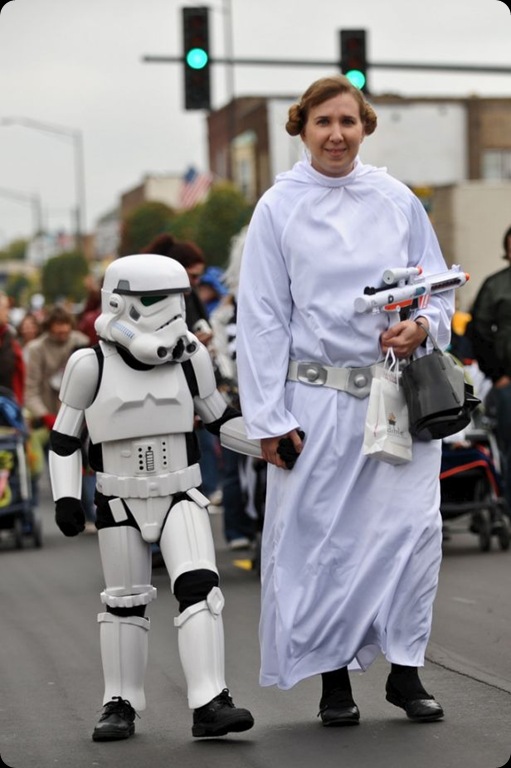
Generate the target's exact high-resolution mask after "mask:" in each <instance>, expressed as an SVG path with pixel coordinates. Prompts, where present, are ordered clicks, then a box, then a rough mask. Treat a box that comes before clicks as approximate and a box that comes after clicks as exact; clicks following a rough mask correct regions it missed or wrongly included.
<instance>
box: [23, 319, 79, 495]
mask: <svg viewBox="0 0 511 768" xmlns="http://www.w3.org/2000/svg"><path fill="white" fill-rule="evenodd" d="M74 325H75V322H74V317H73V315H72V314H71V313H70V312H68V310H67V309H65V308H64V307H62V306H60V305H55V306H54V307H50V308H49V309H48V312H47V318H46V322H45V324H44V326H43V332H42V333H41V334H40V335H39V336H38V337H37V338H36V339H33V340H32V341H30V342H29V343H28V344H27V346H26V347H25V350H24V352H25V355H26V360H27V364H26V368H27V375H26V381H25V396H24V406H25V409H26V411H27V418H28V422H29V425H30V427H31V430H32V433H33V436H34V439H35V440H36V441H38V451H37V452H42V453H43V454H44V455H45V456H47V451H48V438H49V435H50V430H51V429H52V427H53V424H54V423H55V419H56V417H57V411H58V409H59V405H60V401H59V389H60V385H61V383H62V376H63V373H64V368H65V366H66V363H67V361H68V360H69V357H70V355H71V354H72V353H73V352H74V351H75V349H78V348H79V347H86V346H88V345H89V339H88V337H87V336H85V334H83V333H81V332H80V331H77V330H75V327H74ZM43 464H44V462H43ZM39 480H40V476H39V475H37V476H35V477H33V478H32V481H33V482H32V495H33V499H34V503H35V504H37V503H38V501H39Z"/></svg>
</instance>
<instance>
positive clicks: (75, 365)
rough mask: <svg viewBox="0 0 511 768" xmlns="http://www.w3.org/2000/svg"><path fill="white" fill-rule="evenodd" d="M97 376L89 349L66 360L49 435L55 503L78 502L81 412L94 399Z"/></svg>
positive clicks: (95, 366)
mask: <svg viewBox="0 0 511 768" xmlns="http://www.w3.org/2000/svg"><path fill="white" fill-rule="evenodd" d="M98 375H99V366H98V360H97V357H96V354H95V353H94V351H93V350H92V349H90V348H87V349H81V350H78V351H77V352H75V353H74V354H73V355H71V357H70V358H69V361H68V363H67V366H66V369H65V372H64V378H63V381H62V386H61V389H60V393H59V398H60V401H61V406H60V409H59V412H58V415H57V420H56V421H55V425H54V427H53V430H52V431H51V434H50V451H49V457H48V459H49V469H50V480H51V488H52V494H53V499H54V501H57V500H58V499H61V498H74V499H78V500H79V499H80V498H81V492H82V451H81V440H80V435H81V432H82V429H83V423H84V410H85V408H87V407H88V406H89V405H90V404H91V402H92V400H93V398H94V394H95V391H96V387H97V382H98Z"/></svg>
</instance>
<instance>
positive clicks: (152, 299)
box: [140, 296, 167, 307]
mask: <svg viewBox="0 0 511 768" xmlns="http://www.w3.org/2000/svg"><path fill="white" fill-rule="evenodd" d="M166 298H167V297H166V296H141V297H140V302H141V303H142V304H143V305H144V307H150V306H152V305H153V304H157V303H158V302H159V301H163V300H164V299H166Z"/></svg>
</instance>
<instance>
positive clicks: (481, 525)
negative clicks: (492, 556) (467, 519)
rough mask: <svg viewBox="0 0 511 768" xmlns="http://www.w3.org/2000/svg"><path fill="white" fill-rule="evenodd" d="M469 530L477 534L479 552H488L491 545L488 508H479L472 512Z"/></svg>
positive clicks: (490, 523)
mask: <svg viewBox="0 0 511 768" xmlns="http://www.w3.org/2000/svg"><path fill="white" fill-rule="evenodd" d="M471 530H472V531H473V532H474V533H477V535H478V536H479V549H480V550H481V552H489V551H490V547H491V535H492V522H491V514H490V511H489V510H488V509H486V508H483V509H480V510H478V511H477V512H476V513H475V514H474V516H473V520H472V528H471Z"/></svg>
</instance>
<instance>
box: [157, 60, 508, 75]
mask: <svg viewBox="0 0 511 768" xmlns="http://www.w3.org/2000/svg"><path fill="white" fill-rule="evenodd" d="M142 61H143V62H144V63H146V64H172V63H178V64H184V58H183V56H143V57H142ZM209 61H210V63H211V64H229V65H231V66H232V65H234V64H236V65H241V66H243V65H246V66H266V67H338V68H339V69H340V66H341V65H340V62H339V61H331V60H317V59H314V60H305V59H244V58H241V59H240V58H220V57H219V58H217V57H214V58H213V57H211V58H210V60H209ZM367 66H368V69H408V70H424V71H430V72H479V73H486V74H493V75H511V67H503V66H493V65H490V66H484V65H477V64H433V63H418V62H410V61H408V62H405V61H370V62H368V65H367Z"/></svg>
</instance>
